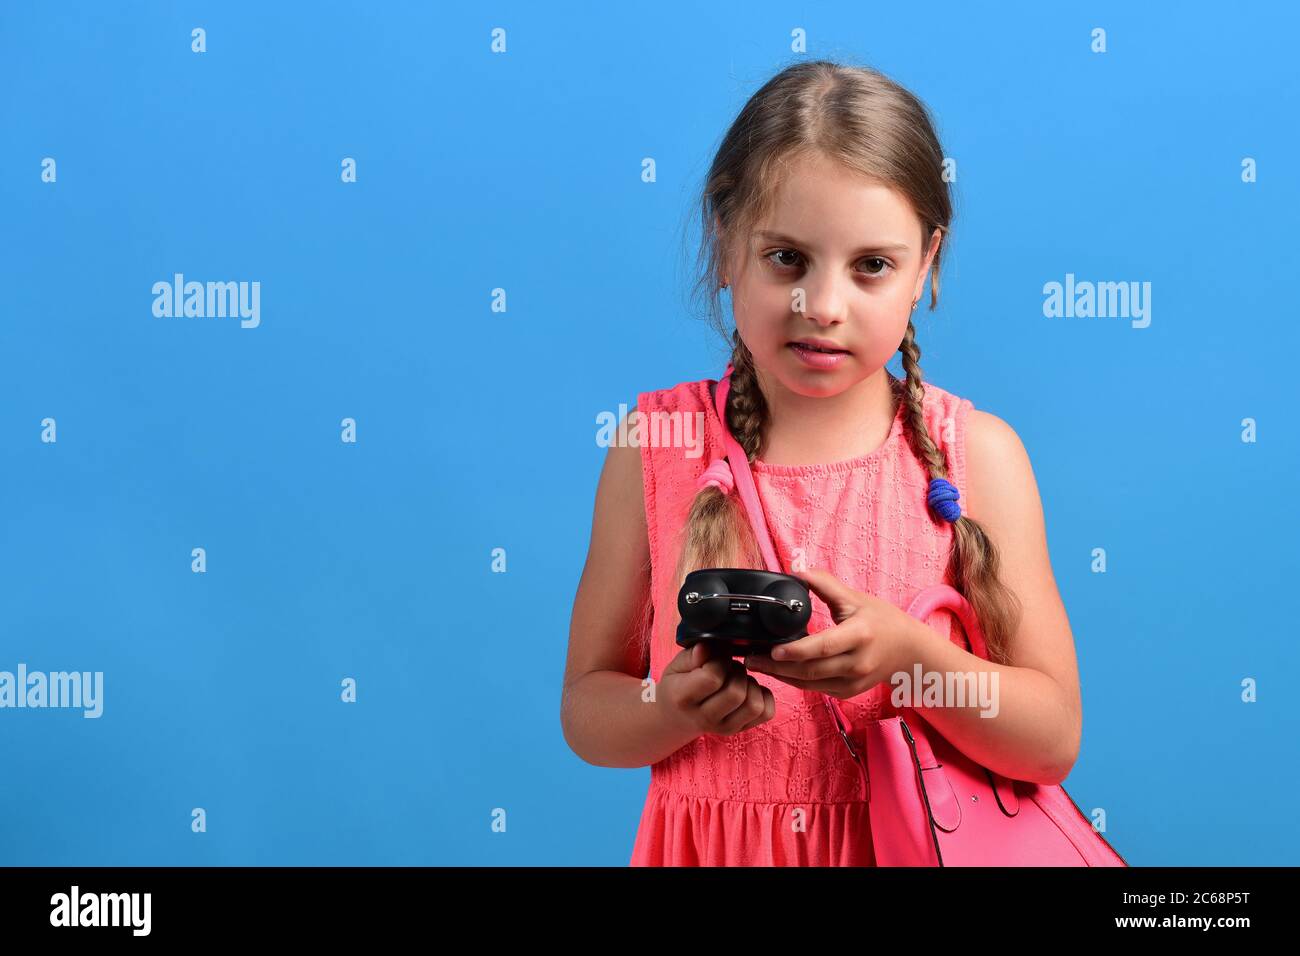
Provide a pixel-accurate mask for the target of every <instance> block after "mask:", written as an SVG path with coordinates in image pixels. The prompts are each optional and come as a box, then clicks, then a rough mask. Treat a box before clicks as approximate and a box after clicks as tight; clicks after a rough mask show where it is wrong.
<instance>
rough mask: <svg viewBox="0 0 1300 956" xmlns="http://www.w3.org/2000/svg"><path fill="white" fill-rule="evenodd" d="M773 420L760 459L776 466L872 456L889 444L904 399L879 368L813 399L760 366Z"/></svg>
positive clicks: (769, 421) (822, 462)
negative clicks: (794, 389) (836, 392)
mask: <svg viewBox="0 0 1300 956" xmlns="http://www.w3.org/2000/svg"><path fill="white" fill-rule="evenodd" d="M757 375H758V382H759V387H760V388H762V389H763V396H764V397H765V398H766V399H767V408H768V424H767V428H766V429H765V433H764V435H763V446H762V448H761V449H760V450H759V453H758V457H759V458H761V459H762V460H763V461H764V462H766V463H767V464H770V465H812V464H828V463H830V462H836V461H843V460H845V459H848V458H859V457H861V456H863V455H869V454H871V453H872V452H874V451H875V450H876V449H877V448H879V447H880V446H881V445H883V444H884V443H885V440H886V439H887V438H888V437H889V431H890V428H891V427H892V426H893V423H894V417H895V415H896V414H897V410H898V406H897V403H898V401H901V398H899V397H896V396H895V393H894V390H893V389H892V388H891V387H890V384H889V379H890V376H889V372H888V370H886V369H885V368H883V367H882V368H880V369H878V370H877V371H876V372H875V373H874V374H872V375H869V376H868V377H867V378H864V379H863V380H862V381H860V382H858V383H857V384H856V385H853V386H852V387H851V388H847V389H845V390H844V391H843V392H841V393H840V394H838V395H832V396H828V397H826V398H816V397H812V398H810V397H808V396H806V395H799V394H797V393H796V392H792V391H790V390H789V389H787V388H786V387H785V386H784V385H782V384H781V383H780V382H779V381H777V380H776V379H775V378H774V377H773V376H770V375H767V374H766V373H765V372H764V371H763V370H762V369H758V370H757Z"/></svg>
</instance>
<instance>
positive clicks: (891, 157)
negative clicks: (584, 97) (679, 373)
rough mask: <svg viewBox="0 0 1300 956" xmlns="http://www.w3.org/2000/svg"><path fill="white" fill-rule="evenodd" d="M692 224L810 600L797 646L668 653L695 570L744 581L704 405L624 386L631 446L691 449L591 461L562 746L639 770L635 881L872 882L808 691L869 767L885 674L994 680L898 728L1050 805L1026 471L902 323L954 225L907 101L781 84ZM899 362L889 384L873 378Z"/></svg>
mask: <svg viewBox="0 0 1300 956" xmlns="http://www.w3.org/2000/svg"><path fill="white" fill-rule="evenodd" d="M702 212H703V220H702V227H703V230H704V240H705V255H704V262H705V271H704V278H703V280H702V281H703V283H704V287H705V289H706V290H707V292H708V294H709V297H710V300H711V305H712V309H713V312H712V315H713V318H714V319H715V320H716V319H717V317H718V302H717V299H718V294H717V290H718V289H720V288H729V289H730V290H731V296H732V310H733V315H734V321H735V330H734V333H733V334H732V335H731V337H730V341H731V343H732V345H733V351H732V354H731V359H730V364H731V368H732V372H731V377H730V380H729V385H730V387H729V391H728V393H727V397H726V420H727V421H726V424H727V426H728V427H729V428H730V430H731V433H732V434H733V435H734V436H735V438H736V440H737V442H738V443H739V444H740V446H741V448H742V449H743V450H744V452H745V454H746V456H747V458H748V460H749V462H750V468H751V470H752V472H753V475H754V481H755V483H756V485H757V489H758V492H759V497H760V499H761V504H762V507H763V510H764V513H765V514H766V517H767V522H768V524H769V526H770V528H771V534H772V536H773V538H774V544H775V548H776V552H777V555H778V557H779V559H780V562H781V567H782V570H783V571H785V572H787V573H791V574H795V575H797V576H798V577H800V578H801V579H802V580H803V581H804V582H805V583H806V584H808V586H809V588H810V591H811V593H812V595H813V605H814V611H813V617H812V621H811V622H810V624H809V627H808V631H809V636H808V637H805V638H802V639H800V640H798V641H795V642H792V643H790V644H788V645H786V646H785V647H784V648H782V649H778V650H777V651H774V652H773V653H772V655H771V658H769V659H759V658H746V659H745V660H744V661H743V662H742V661H740V660H737V659H733V658H730V657H725V656H721V655H719V654H718V653H717V652H715V651H712V650H710V649H709V647H707V646H706V645H705V644H698V645H696V646H695V647H693V648H691V649H689V650H683V649H681V648H680V647H678V646H677V645H676V643H675V636H676V628H677V624H678V622H679V621H680V615H679V614H678V613H677V604H676V601H677V593H678V590H679V588H680V586H681V584H682V582H683V579H684V578H685V576H686V574H687V572H689V571H691V570H694V569H696V568H704V567H752V568H761V567H763V563H762V560H761V558H760V553H759V551H758V548H757V545H756V541H755V538H754V534H753V532H752V530H751V529H750V525H749V523H748V521H747V519H746V514H745V512H744V510H743V509H742V508H741V507H740V505H739V502H738V500H737V497H736V495H735V493H734V482H733V480H732V475H731V473H730V470H729V468H728V465H727V463H726V462H725V461H722V460H721V459H722V457H723V455H724V454H725V452H724V451H723V448H722V442H721V432H720V430H719V429H720V428H721V424H720V423H719V421H718V419H717V416H716V413H715V412H714V404H713V398H714V395H715V391H714V389H715V386H716V385H717V384H718V382H717V381H715V380H713V379H705V380H702V381H697V382H686V383H682V384H679V385H677V386H676V387H674V388H670V389H664V390H661V391H652V392H647V393H643V394H641V395H639V396H638V403H637V413H638V414H639V415H640V416H642V418H641V421H642V423H643V424H644V423H647V422H648V421H649V420H650V419H651V418H652V417H653V416H654V414H655V413H661V414H662V413H673V412H676V413H681V415H682V416H683V417H684V418H688V419H690V420H691V421H701V420H702V421H703V424H704V436H703V439H704V440H703V454H701V453H700V449H699V447H698V446H695V445H694V443H692V446H693V447H673V446H672V445H671V444H670V443H669V444H665V443H660V442H655V441H649V440H647V439H646V437H645V436H646V435H648V434H649V433H650V430H649V429H647V431H646V432H645V433H644V434H643V436H642V437H643V441H642V444H641V445H640V447H626V446H624V447H614V448H611V449H610V452H609V456H608V458H607V459H606V463H605V467H604V471H603V472H602V474H601V478H600V483H599V487H598V490H597V494H596V508H595V515H594V520H593V527H592V535H591V546H590V551H589V554H588V558H587V563H586V566H585V568H584V570H583V574H582V580H581V583H580V584H579V588H578V594H577V598H576V600H575V602H574V610H573V619H572V627H571V633H570V643H569V654H568V662H567V666H566V673H565V685H564V696H563V704H562V708H561V710H562V723H563V726H564V734H565V739H566V740H567V741H568V743H569V745H570V747H572V749H573V750H574V751H575V752H576V753H577V754H578V755H579V756H581V757H582V758H583V759H584V760H587V761H588V762H590V763H593V764H596V765H599V766H608V767H639V766H646V765H650V766H651V782H650V788H649V792H648V794H647V796H646V802H645V807H644V810H643V813H642V817H641V824H640V829H639V831H638V833H637V837H636V843H635V846H634V849H633V853H632V860H631V862H632V864H634V865H750V864H756V865H777V866H784V865H836V866H839V865H867V866H870V865H873V864H874V862H875V858H874V854H873V852H872V843H871V831H870V826H869V819H868V808H867V802H866V794H865V788H864V781H863V778H862V773H861V770H860V768H859V766H858V765H857V764H856V763H855V761H854V758H853V756H852V755H851V753H850V752H849V749H848V747H847V746H846V741H845V739H844V738H843V737H842V736H841V734H840V732H839V730H838V728H837V726H836V724H835V722H834V720H833V718H832V716H831V714H830V712H829V709H828V708H827V707H823V706H821V704H822V703H825V702H826V701H825V699H824V698H823V697H822V695H823V694H827V695H830V696H832V697H834V698H836V699H837V701H838V702H840V705H841V707H842V709H843V711H844V716H845V717H846V718H847V719H848V720H849V722H850V724H851V726H850V727H849V729H848V734H849V739H850V741H852V742H854V744H855V746H856V748H857V750H858V751H859V752H861V751H862V749H863V744H864V737H863V726H864V724H865V723H866V722H868V721H872V720H878V719H880V718H882V717H888V716H890V715H891V714H893V713H896V712H897V710H896V708H895V707H894V706H893V704H892V702H891V699H890V697H891V693H890V692H891V686H890V683H889V678H890V675H893V674H897V673H898V672H905V673H907V674H911V673H913V671H914V668H915V667H916V666H917V665H919V666H920V667H921V668H922V669H923V672H925V673H929V672H939V673H944V674H947V673H954V672H957V673H961V672H969V673H977V672H980V671H988V672H991V673H990V675H988V676H989V677H990V678H991V677H992V675H993V674H996V678H997V680H996V683H993V682H992V680H990V683H991V684H992V686H994V687H996V688H997V690H998V712H997V715H996V717H995V718H993V719H989V718H988V717H986V716H984V715H983V714H981V712H980V710H979V709H977V708H976V707H975V706H966V707H958V706H944V707H927V708H925V709H924V710H918V712H921V713H923V714H924V716H925V718H926V720H927V721H928V722H929V723H930V724H931V725H932V726H933V727H934V729H935V730H936V731H937V732H938V733H939V734H941V735H942V736H944V737H945V738H947V740H949V741H950V742H951V743H952V744H953V745H954V746H956V747H957V748H958V749H960V750H961V751H962V752H964V753H965V754H966V755H968V756H969V757H971V758H972V759H973V760H975V761H977V762H978V763H980V764H982V765H983V766H985V767H987V768H988V769H990V770H992V771H993V772H995V773H1000V774H1003V775H1004V776H1007V777H1010V778H1013V779H1018V780H1026V781H1034V782H1040V783H1059V782H1060V781H1061V780H1062V779H1064V777H1065V776H1066V775H1067V774H1068V772H1069V770H1070V768H1071V766H1072V765H1073V763H1074V761H1075V758H1076V756H1077V754H1078V749H1079V739H1080V727H1081V705H1080V699H1079V687H1078V675H1077V666H1076V662H1075V655H1074V645H1073V638H1072V636H1071V633H1070V626H1069V622H1068V620H1067V617H1066V614H1065V610H1064V608H1063V606H1062V604H1061V600H1060V597H1059V595H1058V594H1057V590H1056V585H1055V582H1054V580H1053V577H1052V570H1051V566H1050V563H1049V560H1048V553H1047V543H1046V537H1045V533H1044V527H1043V515H1042V509H1041V506H1040V504H1039V498H1038V491H1037V488H1036V485H1035V481H1034V477H1033V471H1032V469H1031V466H1030V463H1029V460H1028V457H1027V455H1026V453H1025V450H1024V448H1023V446H1022V445H1021V443H1020V440H1019V438H1018V437H1017V435H1016V433H1015V432H1014V431H1013V430H1012V429H1011V428H1010V427H1009V426H1008V425H1007V424H1005V423H1004V422H1003V421H1002V420H1001V419H999V418H997V417H995V416H993V415H989V414H985V413H983V412H979V411H976V410H974V408H973V406H972V403H971V402H970V401H969V400H968V399H964V398H959V397H958V396H956V395H954V394H952V393H950V392H947V391H945V390H943V389H942V388H939V387H937V386H935V385H933V384H928V383H925V382H924V381H923V379H922V374H921V366H920V355H921V351H920V348H919V347H918V346H917V341H916V329H915V327H914V325H913V322H912V314H913V311H914V310H915V309H916V306H917V303H918V302H919V300H920V298H921V296H922V294H923V292H924V291H925V287H926V281H927V277H928V280H929V292H930V308H931V309H933V308H934V307H935V304H936V303H937V300H938V292H939V263H940V258H941V252H942V248H943V240H944V238H945V237H946V236H947V235H948V226H949V221H950V219H951V215H952V211H951V199H950V196H949V189H948V183H947V181H946V179H945V177H944V153H943V149H942V148H941V146H940V144H939V141H938V139H937V137H936V135H935V131H934V128H933V126H932V123H931V120H930V117H929V115H928V113H927V110H926V108H925V107H924V106H923V105H922V104H921V103H920V102H919V101H918V100H917V98H916V97H915V96H913V95H912V94H911V93H909V92H908V91H907V90H905V89H903V88H901V87H900V86H898V85H897V84H895V83H894V82H892V81H890V80H888V79H887V78H885V77H884V76H882V75H880V74H879V73H877V72H875V71H872V70H870V69H866V68H861V67H854V66H845V65H839V64H834V63H829V62H825V61H816V62H806V63H801V64H798V65H795V66H792V67H790V68H788V69H785V70H784V71H782V72H781V73H779V74H778V75H777V76H775V77H774V78H772V79H771V80H770V81H769V82H768V83H767V84H765V85H764V86H763V88H762V89H760V90H759V91H758V92H757V93H756V94H754V96H753V97H752V98H751V99H750V100H749V102H748V103H746V105H745V107H744V109H743V110H742V111H741V113H740V115H739V116H738V117H737V119H736V121H735V122H734V123H733V124H732V126H731V128H730V130H729V131H728V132H727V135H726V137H725V139H724V140H723V142H722V144H721V146H720V148H719V150H718V153H717V156H716V157H715V159H714V161H713V164H712V167H711V168H710V171H709V174H708V179H707V182H706V184H705V188H704V195H703V197H702ZM719 326H720V328H722V331H723V334H724V336H725V335H726V329H725V327H724V326H722V325H721V323H719ZM895 352H901V353H902V368H903V370H904V372H905V374H906V378H905V379H899V378H896V377H895V376H893V375H892V374H890V372H889V371H888V369H886V367H885V366H886V363H887V362H888V361H889V359H890V358H891V357H892V355H893V354H894V353H895ZM720 377H721V376H720ZM629 424H630V423H629ZM678 444H679V445H684V444H685V443H681V442H679V443H678ZM940 583H946V584H949V585H951V586H953V587H955V588H956V589H957V590H958V591H960V592H961V593H962V594H963V595H965V596H966V598H967V599H968V600H969V601H970V603H971V605H972V607H973V608H974V610H975V611H976V613H977V615H978V617H979V620H980V622H981V624H982V627H983V630H984V634H985V639H986V641H987V644H988V647H989V652H990V657H991V660H990V661H985V660H983V659H981V658H978V657H976V656H974V655H972V654H970V653H968V652H967V651H966V650H965V649H964V648H962V647H959V646H958V645H957V644H955V643H953V642H952V640H951V638H952V637H953V636H954V635H953V633H952V629H953V628H954V627H956V628H958V635H960V625H959V624H957V623H956V619H955V617H953V616H952V615H951V613H950V612H948V611H943V612H940V613H936V614H935V615H934V616H932V617H931V618H930V620H929V621H919V620H917V619H916V618H913V617H911V616H909V615H908V614H906V613H905V612H904V611H903V610H902V609H903V608H905V607H907V606H908V603H909V602H910V600H911V599H912V597H913V596H915V595H916V594H917V593H918V592H919V591H920V590H922V589H924V588H928V587H930V586H932V585H936V584H940ZM782 650H783V651H784V652H785V653H784V654H782V653H781V651H782Z"/></svg>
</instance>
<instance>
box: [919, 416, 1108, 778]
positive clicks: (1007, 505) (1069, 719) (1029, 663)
mask: <svg viewBox="0 0 1300 956" xmlns="http://www.w3.org/2000/svg"><path fill="white" fill-rule="evenodd" d="M966 458H967V469H968V475H969V480H968V483H967V484H968V489H969V490H968V491H967V497H968V498H969V499H970V500H969V501H967V502H966V507H967V513H968V514H970V515H971V517H972V518H973V519H974V520H976V521H978V522H979V523H980V524H981V525H982V526H983V527H984V529H985V531H986V532H987V533H988V535H989V537H990V538H991V539H992V541H993V544H994V547H995V548H997V550H998V558H999V561H1000V563H1001V569H1000V574H999V577H1000V578H1001V580H1002V581H1003V583H1004V584H1006V585H1007V586H1008V587H1009V588H1011V590H1012V591H1013V592H1015V594H1016V596H1017V597H1018V598H1019V599H1020V603H1021V606H1022V609H1023V615H1022V617H1021V621H1020V626H1019V628H1018V629H1017V631H1016V633H1015V634H1014V635H1013V636H1012V639H1011V642H1010V645H1009V648H1008V650H1009V658H1010V660H1011V661H1012V662H1013V664H1014V666H999V665H994V664H989V663H988V662H986V661H984V660H982V659H981V658H978V657H976V656H974V655H973V654H970V653H969V652H967V651H965V650H963V649H962V648H959V647H958V646H957V645H955V644H953V643H952V642H950V641H947V640H944V639H943V638H941V637H940V636H939V635H938V633H937V632H936V631H934V630H933V629H931V628H928V627H926V628H924V630H925V631H926V633H927V637H926V638H924V639H923V640H922V642H921V644H920V647H921V652H920V663H921V666H922V667H923V668H924V669H925V670H926V671H937V672H939V673H945V674H946V673H951V672H963V673H968V672H978V671H990V672H996V673H997V675H998V676H997V691H998V693H997V701H998V713H997V715H996V716H994V717H983V716H981V714H980V709H979V708H977V707H961V708H958V707H925V708H922V709H921V711H920V712H921V713H922V715H923V716H924V717H925V719H926V720H927V721H928V722H930V723H931V724H933V725H934V727H935V729H936V730H938V731H939V732H940V733H941V734H943V735H944V736H945V737H946V738H947V739H948V740H949V741H951V742H952V743H953V745H954V746H956V747H957V748H958V749H960V750H961V751H962V752H963V753H965V754H966V755H967V756H969V757H970V758H971V759H973V760H975V761H977V762H978V763H981V764H983V765H984V766H986V767H988V768H989V769H990V770H994V771H996V772H999V773H1002V774H1004V775H1006V776H1008V777H1011V778H1013V779H1017V780H1028V781H1033V782H1037V783H1046V784H1054V783H1060V782H1061V781H1062V780H1064V779H1065V777H1066V776H1067V775H1068V774H1069V772H1070V768H1071V767H1073V766H1074V762H1075V760H1076V759H1077V757H1078V754H1079V743H1080V736H1081V728H1082V720H1083V711H1082V704H1081V702H1080V694H1079V673H1078V664H1077V662H1076V659H1075V650H1074V638H1073V636H1072V634H1071V632H1070V622H1069V618H1068V617H1067V615H1066V612H1065V606H1064V605H1063V604H1062V602H1061V597H1060V594H1059V593H1058V591H1057V588H1056V581H1055V578H1054V577H1053V575H1052V565H1051V561H1050V559H1049V557H1048V550H1047V537H1046V531H1045V528H1044V520H1043V509H1042V504H1041V502H1040V500H1039V494H1038V487H1037V483H1036V482H1035V480H1034V475H1033V469H1032V467H1031V465H1030V461H1029V456H1028V454H1027V453H1026V452H1025V449H1024V445H1023V444H1021V441H1020V437H1019V436H1018V435H1017V434H1016V433H1015V431H1014V430H1013V429H1012V428H1011V426H1009V425H1007V424H1006V423H1005V422H1004V421H1002V420H1001V419H1000V418H998V417H996V416H994V415H989V414H987V413H984V412H980V411H977V410H973V409H972V410H971V411H970V413H969V429H968V440H967V454H966ZM977 496H978V497H977ZM986 679H987V678H986Z"/></svg>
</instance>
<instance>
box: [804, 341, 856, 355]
mask: <svg viewBox="0 0 1300 956" xmlns="http://www.w3.org/2000/svg"><path fill="white" fill-rule="evenodd" d="M790 344H791V345H793V346H796V347H798V348H804V349H808V350H809V351H811V352H823V353H826V354H828V355H835V354H840V353H844V354H847V353H848V351H849V350H848V349H845V348H840V347H839V346H838V345H837V344H836V343H834V342H831V341H829V340H827V339H796V340H795V341H793V342H791V343H790Z"/></svg>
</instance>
